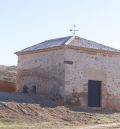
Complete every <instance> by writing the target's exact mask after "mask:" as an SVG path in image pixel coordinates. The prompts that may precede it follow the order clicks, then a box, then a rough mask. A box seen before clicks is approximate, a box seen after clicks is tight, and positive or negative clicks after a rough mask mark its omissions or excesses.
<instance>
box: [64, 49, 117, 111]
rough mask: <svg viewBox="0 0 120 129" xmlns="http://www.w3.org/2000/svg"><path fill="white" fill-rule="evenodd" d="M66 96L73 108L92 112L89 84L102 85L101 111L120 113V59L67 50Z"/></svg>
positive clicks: (108, 55)
mask: <svg viewBox="0 0 120 129" xmlns="http://www.w3.org/2000/svg"><path fill="white" fill-rule="evenodd" d="M65 60H69V61H73V64H65V94H66V99H68V100H70V101H71V103H73V105H79V106H80V107H82V108H85V109H87V108H88V80H97V81H101V82H102V86H101V108H102V109H109V110H120V100H119V99H120V79H119V78H120V72H119V68H120V55H116V54H103V53H99V52H91V53H90V52H83V51H80V50H72V49H67V50H66V51H65Z"/></svg>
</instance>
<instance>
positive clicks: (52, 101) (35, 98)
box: [0, 87, 63, 107]
mask: <svg viewBox="0 0 120 129" xmlns="http://www.w3.org/2000/svg"><path fill="white" fill-rule="evenodd" d="M0 101H1V102H18V103H31V104H40V106H43V107H56V106H60V105H63V99H62V98H59V97H58V96H47V95H46V96H45V95H40V94H36V92H35V87H33V93H27V92H26V89H24V93H20V92H16V93H10V92H0Z"/></svg>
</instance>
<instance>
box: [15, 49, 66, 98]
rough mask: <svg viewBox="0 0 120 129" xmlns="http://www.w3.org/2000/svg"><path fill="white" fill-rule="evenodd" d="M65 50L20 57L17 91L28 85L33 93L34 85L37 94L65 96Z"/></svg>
mask: <svg viewBox="0 0 120 129" xmlns="http://www.w3.org/2000/svg"><path fill="white" fill-rule="evenodd" d="M63 51H64V50H54V51H47V52H41V53H31V54H26V55H20V56H18V77H17V84H18V85H17V91H22V89H23V86H24V85H26V86H27V87H28V88H29V89H28V90H29V92H31V88H32V86H33V85H35V86H36V91H37V93H41V94H50V95H59V94H60V95H61V96H63V94H64V92H63V91H64V64H63V62H64V61H63V60H64V52H63Z"/></svg>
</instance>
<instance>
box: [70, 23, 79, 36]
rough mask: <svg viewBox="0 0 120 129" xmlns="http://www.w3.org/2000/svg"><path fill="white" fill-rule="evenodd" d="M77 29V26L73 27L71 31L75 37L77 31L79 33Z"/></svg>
mask: <svg viewBox="0 0 120 129" xmlns="http://www.w3.org/2000/svg"><path fill="white" fill-rule="evenodd" d="M76 27H77V26H76V25H73V29H70V31H71V32H73V35H75V34H76V32H77V31H79V30H77V29H76Z"/></svg>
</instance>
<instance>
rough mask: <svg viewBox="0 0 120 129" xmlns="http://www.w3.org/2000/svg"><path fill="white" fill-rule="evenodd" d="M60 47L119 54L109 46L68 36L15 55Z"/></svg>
mask: <svg viewBox="0 0 120 129" xmlns="http://www.w3.org/2000/svg"><path fill="white" fill-rule="evenodd" d="M74 41H75V42H74ZM76 41H77V42H76ZM62 45H72V46H77V47H85V48H93V49H99V50H106V51H113V52H120V50H118V49H114V48H111V47H109V46H106V45H102V44H100V43H96V42H94V41H90V40H87V39H84V38H80V37H77V36H75V37H73V36H68V37H62V38H56V39H51V40H46V41H44V42H42V43H38V44H36V45H33V46H31V47H28V48H25V49H23V50H21V51H19V52H17V53H22V52H29V51H34V50H40V49H45V48H51V47H56V46H62Z"/></svg>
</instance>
